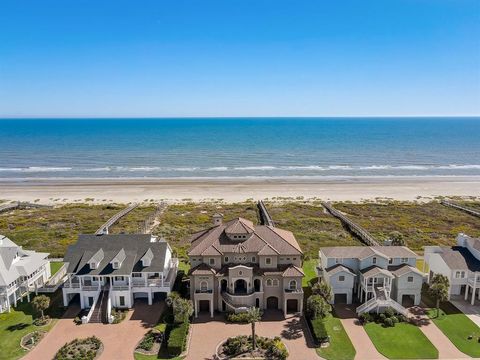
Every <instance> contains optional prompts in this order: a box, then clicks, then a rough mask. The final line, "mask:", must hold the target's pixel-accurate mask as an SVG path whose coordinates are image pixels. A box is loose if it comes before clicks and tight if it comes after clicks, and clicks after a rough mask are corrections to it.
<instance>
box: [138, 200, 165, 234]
mask: <svg viewBox="0 0 480 360" xmlns="http://www.w3.org/2000/svg"><path fill="white" fill-rule="evenodd" d="M166 208H167V203H165V202H162V203H160V204H158V205H157V207H156V209H155V210H154V211H153V213H151V214H150V215H149V216H148V217H147V218H146V219H145V220H144V221H143V222H142V224H141V230H140V231H141V233H142V234H150V233H151V232H152V231H153V229H154V228H155V227H157V226H158V225H159V224H160V222H159V221H158V220H157V218H158V217H159V216H160V215H161V214H162V213H163V212H164V211H165V209H166Z"/></svg>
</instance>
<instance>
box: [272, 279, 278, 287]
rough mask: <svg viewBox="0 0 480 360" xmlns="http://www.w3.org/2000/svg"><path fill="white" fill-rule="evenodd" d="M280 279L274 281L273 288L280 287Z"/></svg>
mask: <svg viewBox="0 0 480 360" xmlns="http://www.w3.org/2000/svg"><path fill="white" fill-rule="evenodd" d="M278 284H279V283H278V279H273V287H278Z"/></svg>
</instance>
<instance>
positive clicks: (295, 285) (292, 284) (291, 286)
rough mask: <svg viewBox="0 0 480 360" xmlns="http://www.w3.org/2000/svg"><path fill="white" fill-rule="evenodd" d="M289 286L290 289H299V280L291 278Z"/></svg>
mask: <svg viewBox="0 0 480 360" xmlns="http://www.w3.org/2000/svg"><path fill="white" fill-rule="evenodd" d="M288 287H289V289H290V290H297V282H296V281H295V280H290V283H289V285H288Z"/></svg>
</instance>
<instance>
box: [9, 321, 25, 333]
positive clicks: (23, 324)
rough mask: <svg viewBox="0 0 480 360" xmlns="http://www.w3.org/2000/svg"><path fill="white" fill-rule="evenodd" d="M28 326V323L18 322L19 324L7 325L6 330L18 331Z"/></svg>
mask: <svg viewBox="0 0 480 360" xmlns="http://www.w3.org/2000/svg"><path fill="white" fill-rule="evenodd" d="M29 326H30V325H29V324H25V323H19V324H15V325H10V326H9V327H7V330H8V331H18V330H23V329H25V328H27V327H29Z"/></svg>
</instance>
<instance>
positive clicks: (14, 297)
mask: <svg viewBox="0 0 480 360" xmlns="http://www.w3.org/2000/svg"><path fill="white" fill-rule="evenodd" d="M13 304H14V305H13V306H14V307H17V290H15V291H14V292H13Z"/></svg>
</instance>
